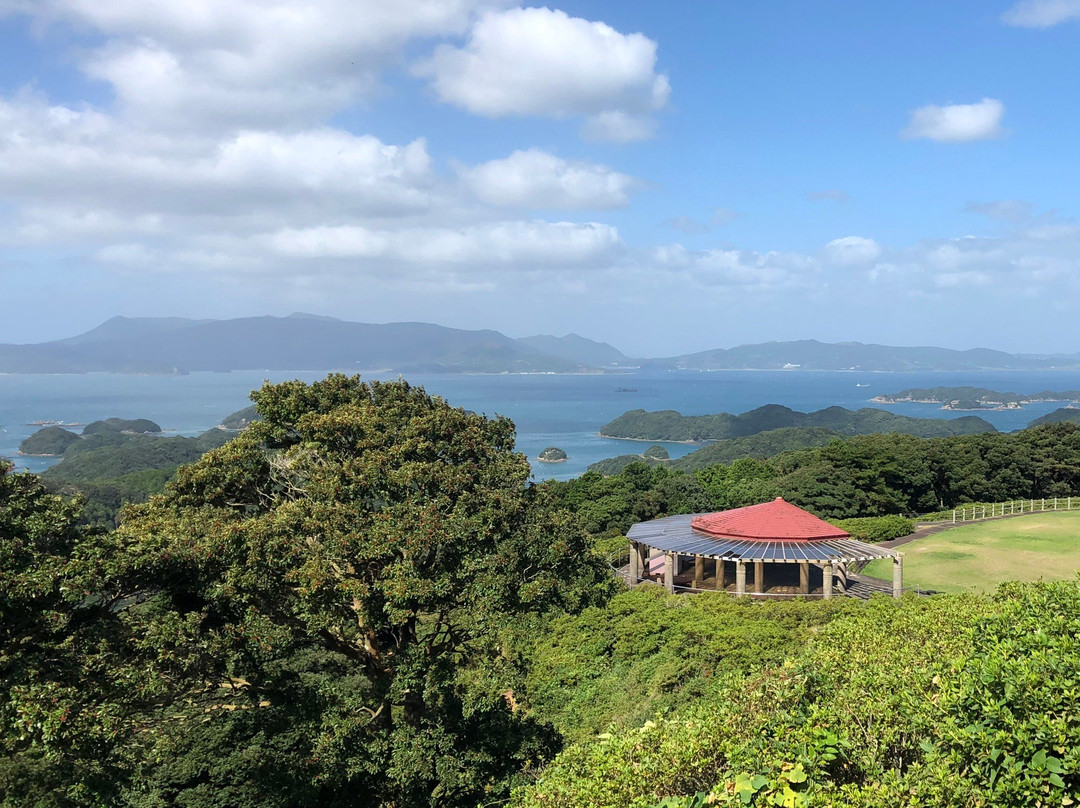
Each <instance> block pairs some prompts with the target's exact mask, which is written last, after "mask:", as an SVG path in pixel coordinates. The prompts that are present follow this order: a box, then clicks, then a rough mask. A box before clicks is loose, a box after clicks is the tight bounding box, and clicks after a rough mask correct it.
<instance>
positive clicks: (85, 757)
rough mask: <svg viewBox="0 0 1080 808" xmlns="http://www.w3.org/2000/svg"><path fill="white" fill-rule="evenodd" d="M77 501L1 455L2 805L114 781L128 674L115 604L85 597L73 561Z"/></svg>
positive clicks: (57, 801)
mask: <svg viewBox="0 0 1080 808" xmlns="http://www.w3.org/2000/svg"><path fill="white" fill-rule="evenodd" d="M79 514H80V503H79V502H77V501H67V500H64V499H62V498H61V497H58V496H54V495H52V494H49V493H48V492H47V491H46V490H45V487H44V486H43V485H42V484H41V481H40V479H39V478H38V477H37V476H36V475H33V474H15V473H13V472H12V467H11V465H10V464H8V463H4V462H0V748H2V749H3V754H2V755H0V804H3V805H5V806H6V805H34V806H41V808H45V807H46V806H48V807H49V808H55V807H57V806H78V805H88V804H95V803H96V802H97V799H96V796H97V795H98V794H100V793H102V792H103V791H108V790H109V789H110V787H111V783H112V782H114V780H115V779H116V770H115V768H114V765H113V763H114V761H113V760H112V759H111V758H110V756H109V754H108V753H107V750H108V749H109V748H110V747H111V746H112V745H113V743H114V742H115V741H116V740H117V738H118V735H117V733H116V727H115V719H116V718H117V713H116V711H115V710H112V709H105V708H103V705H105V704H106V703H108V702H109V700H110V697H111V696H115V695H116V693H118V692H119V691H121V690H123V689H125V687H126V684H127V682H125V681H123V677H122V676H120V675H118V671H117V670H113V669H109V667H108V665H109V663H110V661H111V660H113V659H120V658H122V657H123V649H122V642H117V641H116V640H117V639H118V635H117V634H116V633H115V632H112V631H111V630H110V625H111V622H112V621H111V620H110V615H111V612H110V610H109V607H110V605H111V604H109V603H107V602H105V601H103V600H101V599H99V598H94V597H87V594H88V593H87V592H86V590H85V589H84V588H83V582H82V580H81V578H80V575H79V573H78V570H77V566H78V565H77V564H76V562H75V557H76V554H77V553H78V552H79V551H80V548H82V547H83V545H84V544H86V545H92V544H94V542H95V541H96V537H94V536H89V537H84V536H83V535H82V534H81V533H80V531H79V529H78V528H77V523H78V520H79Z"/></svg>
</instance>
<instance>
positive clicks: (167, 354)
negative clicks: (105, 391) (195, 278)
mask: <svg viewBox="0 0 1080 808" xmlns="http://www.w3.org/2000/svg"><path fill="white" fill-rule="evenodd" d="M578 339H580V338H578ZM564 353H567V352H565V351H564ZM339 369H340V370H349V369H353V370H364V369H367V370H371V369H393V370H401V371H408V370H414V371H415V370H427V371H438V370H444V371H465V372H468V371H472V372H506V371H509V372H514V371H520V372H575V371H582V370H589V369H591V366H590V365H589V364H588V363H585V362H581V361H574V360H573V359H567V358H564V357H563V356H552V355H550V354H546V353H544V352H542V351H538V350H537V349H536V348H534V347H532V346H530V345H528V344H523V343H520V342H518V341H517V340H514V339H511V338H510V337H507V336H506V335H504V334H501V333H499V332H498V331H492V330H476V331H469V330H464V329H455V328H446V327H444V326H439V325H432V324H430V323H387V324H371V323H353V322H346V321H344V320H335V319H333V318H323V317H316V316H311V315H292V316H290V317H245V318H238V319H232V320H191V321H184V320H180V319H178V318H162V319H161V320H156V319H155V318H113V319H112V320H109V321H108V322H106V323H104V324H102V325H101V326H98V327H97V328H95V329H93V330H91V331H88V332H86V333H85V334H81V335H78V336H76V337H72V338H70V339H66V340H57V341H54V342H49V343H42V344H39V345H0V372H9V373H80V372H91V371H116V372H146V373H170V372H185V371H206V370H211V371H225V370H339Z"/></svg>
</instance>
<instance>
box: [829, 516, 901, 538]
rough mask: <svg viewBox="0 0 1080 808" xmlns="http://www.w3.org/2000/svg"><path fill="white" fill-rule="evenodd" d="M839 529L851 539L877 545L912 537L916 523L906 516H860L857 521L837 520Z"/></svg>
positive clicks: (836, 523)
mask: <svg viewBox="0 0 1080 808" xmlns="http://www.w3.org/2000/svg"><path fill="white" fill-rule="evenodd" d="M833 524H835V525H836V526H837V527H838V528H841V529H842V530H846V531H847V532H848V533H850V534H851V538H853V539H855V540H857V541H865V542H869V543H870V544H877V543H878V542H882V541H892V540H893V539H899V538H900V537H901V536H910V535H911V534H912V533H914V532H915V522H914V521H912V520H911V519H908V518H907V517H905V516H899V515H897V514H891V515H889V516H860V517H856V518H855V519H837V520H835V521H834V522H833Z"/></svg>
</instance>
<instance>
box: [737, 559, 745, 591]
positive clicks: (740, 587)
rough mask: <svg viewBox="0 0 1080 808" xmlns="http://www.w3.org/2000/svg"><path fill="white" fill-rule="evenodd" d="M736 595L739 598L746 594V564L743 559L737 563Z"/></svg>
mask: <svg viewBox="0 0 1080 808" xmlns="http://www.w3.org/2000/svg"><path fill="white" fill-rule="evenodd" d="M735 594H736V595H737V596H739V597H742V596H743V595H745V594H746V562H745V561H743V560H742V559H741V558H740V559H739V560H738V561H736V562H735Z"/></svg>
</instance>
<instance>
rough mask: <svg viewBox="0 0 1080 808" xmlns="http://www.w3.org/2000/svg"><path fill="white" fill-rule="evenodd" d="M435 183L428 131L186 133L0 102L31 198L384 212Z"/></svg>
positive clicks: (17, 191) (2, 178)
mask: <svg viewBox="0 0 1080 808" xmlns="http://www.w3.org/2000/svg"><path fill="white" fill-rule="evenodd" d="M434 182H435V180H434V177H433V174H432V169H431V159H430V157H429V155H428V153H427V147H426V144H425V142H424V141H423V140H422V139H420V140H415V141H413V142H412V143H408V144H405V145H401V146H398V145H391V144H386V143H383V142H382V141H380V140H379V139H378V138H375V137H372V136H370V135H353V134H350V133H348V132H345V131H343V130H340V129H331V128H318V129H311V130H306V131H300V132H295V133H291V134H283V133H278V132H265V131H241V132H238V133H236V134H232V135H228V136H225V137H223V138H220V139H211V138H190V137H180V136H173V135H169V134H165V133H159V132H147V131H143V130H139V129H133V128H131V127H128V126H125V125H123V124H122V123H121V122H119V121H117V120H116V119H114V118H112V117H111V116H109V115H106V114H104V113H101V112H99V111H96V110H92V109H73V108H71V107H66V106H62V105H49V104H47V103H45V102H43V101H41V100H39V99H35V98H32V97H22V98H19V99H15V100H13V101H3V100H0V184H2V185H3V188H4V194H5V196H6V197H7V198H8V199H16V200H21V201H23V202H27V203H30V204H31V205H37V204H43V203H45V202H54V203H58V204H60V205H72V204H77V203H82V204H84V205H86V206H87V208H86V209H87V210H92V209H93V208H101V207H104V206H107V207H111V208H113V209H115V210H117V211H121V212H123V211H140V210H141V211H145V210H146V209H147V208H148V207H150V208H156V209H157V211H158V212H164V211H174V212H182V213H199V214H205V213H208V212H215V211H222V210H234V211H235V210H244V211H251V210H258V209H274V210H278V211H283V210H287V209H290V208H296V207H298V206H302V205H306V206H308V207H309V209H310V208H312V207H317V208H319V209H321V210H323V211H329V210H331V209H332V210H335V211H337V212H339V213H340V212H343V211H349V212H352V213H357V212H363V213H367V214H370V215H387V214H392V213H399V212H403V211H418V210H424V209H426V208H428V207H429V206H430V204H431V200H432V196H433V193H434V189H433V186H434Z"/></svg>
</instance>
